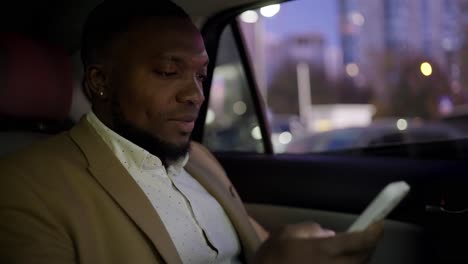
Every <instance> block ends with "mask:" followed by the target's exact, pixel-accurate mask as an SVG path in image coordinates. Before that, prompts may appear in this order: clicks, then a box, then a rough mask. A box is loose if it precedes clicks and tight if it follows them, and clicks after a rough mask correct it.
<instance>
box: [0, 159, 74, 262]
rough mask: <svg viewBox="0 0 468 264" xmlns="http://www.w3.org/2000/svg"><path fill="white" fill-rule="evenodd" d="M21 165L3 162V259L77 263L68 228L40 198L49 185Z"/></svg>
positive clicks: (0, 213) (0, 250) (0, 236)
mask: <svg viewBox="0 0 468 264" xmlns="http://www.w3.org/2000/svg"><path fill="white" fill-rule="evenodd" d="M18 165H19V164H16V166H13V165H11V164H7V165H5V162H0V175H1V177H0V263H5V264H8V263H38V264H42V263H44V264H45V263H49V264H55V263H57V264H58V263H64V264H68V263H77V261H76V260H75V256H74V255H75V254H74V250H73V246H72V245H73V244H72V243H71V240H70V239H69V237H68V236H67V235H66V232H65V231H64V229H65V228H64V227H63V226H62V227H60V225H59V224H58V223H57V220H56V219H54V218H53V216H52V215H51V212H50V210H48V206H47V205H46V204H44V202H43V200H42V199H41V196H40V194H42V193H44V191H45V192H46V193H47V191H48V190H47V189H44V188H46V186H38V185H37V184H34V182H32V181H31V178H32V177H31V176H32V175H28V176H30V177H26V175H25V173H21V172H20V171H19V170H18V169H16V168H15V167H18ZM31 173H33V172H31ZM57 202H59V201H57Z"/></svg>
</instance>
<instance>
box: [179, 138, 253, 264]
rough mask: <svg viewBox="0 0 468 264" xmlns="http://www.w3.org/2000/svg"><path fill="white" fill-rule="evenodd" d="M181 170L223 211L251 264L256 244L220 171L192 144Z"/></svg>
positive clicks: (233, 191) (233, 192)
mask: <svg viewBox="0 0 468 264" xmlns="http://www.w3.org/2000/svg"><path fill="white" fill-rule="evenodd" d="M185 169H186V170H187V172H189V173H190V175H191V176H192V177H194V178H195V179H196V180H197V181H198V182H199V183H200V184H201V185H202V186H203V187H204V188H205V189H206V190H207V191H208V192H209V193H210V194H211V195H212V196H213V197H214V198H215V199H216V200H217V201H218V202H219V203H220V205H221V206H222V207H223V209H224V211H225V212H226V214H227V215H228V217H229V219H230V220H231V222H232V224H233V225H234V227H235V229H236V231H237V234H238V236H239V239H240V240H241V244H242V248H243V251H244V255H245V257H246V259H247V261H248V262H249V263H251V262H252V259H253V256H254V254H255V251H256V249H257V247H258V246H259V244H260V240H259V238H258V236H257V235H256V233H255V230H254V229H253V227H252V225H251V224H250V221H249V218H248V215H247V212H246V210H245V207H244V205H243V203H242V201H241V200H240V198H239V196H238V195H237V193H236V191H235V189H234V187H233V186H232V184H231V183H230V181H229V180H228V178H227V176H226V175H225V173H224V170H223V169H222V167H221V166H220V165H219V164H218V163H217V162H216V161H215V160H213V158H212V157H210V155H207V153H204V152H203V150H201V149H200V147H198V146H197V145H194V144H192V148H191V152H190V159H189V162H188V163H187V165H186V166H185Z"/></svg>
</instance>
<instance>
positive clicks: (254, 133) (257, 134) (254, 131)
mask: <svg viewBox="0 0 468 264" xmlns="http://www.w3.org/2000/svg"><path fill="white" fill-rule="evenodd" d="M250 135H251V136H252V137H253V138H254V139H256V140H260V139H262V133H261V131H260V127H258V126H256V127H254V128H253V129H252V132H251V133H250Z"/></svg>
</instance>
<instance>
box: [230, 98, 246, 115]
mask: <svg viewBox="0 0 468 264" xmlns="http://www.w3.org/2000/svg"><path fill="white" fill-rule="evenodd" d="M232 110H233V111H234V113H235V114H236V115H243V114H245V112H246V111H247V105H246V104H245V103H244V102H242V101H238V102H235V103H234V105H233V107H232Z"/></svg>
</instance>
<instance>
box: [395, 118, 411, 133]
mask: <svg viewBox="0 0 468 264" xmlns="http://www.w3.org/2000/svg"><path fill="white" fill-rule="evenodd" d="M396 125H397V128H398V129H399V130H401V131H403V130H406V129H407V128H408V122H407V121H406V120H405V119H398V121H397V124H396Z"/></svg>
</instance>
